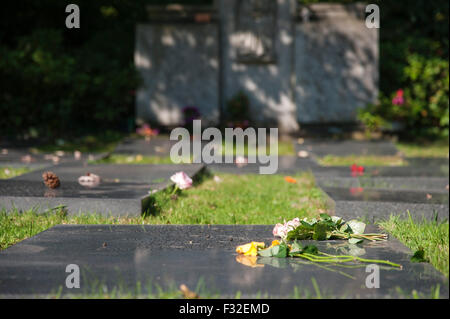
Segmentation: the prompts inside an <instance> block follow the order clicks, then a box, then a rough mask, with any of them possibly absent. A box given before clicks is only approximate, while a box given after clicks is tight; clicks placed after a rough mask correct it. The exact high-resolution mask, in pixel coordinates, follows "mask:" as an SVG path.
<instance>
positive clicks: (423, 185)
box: [316, 176, 449, 192]
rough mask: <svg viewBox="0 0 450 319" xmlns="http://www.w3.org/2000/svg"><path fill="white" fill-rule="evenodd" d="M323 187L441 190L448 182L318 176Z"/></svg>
mask: <svg viewBox="0 0 450 319" xmlns="http://www.w3.org/2000/svg"><path fill="white" fill-rule="evenodd" d="M316 181H317V183H318V185H319V186H323V187H344V188H345V187H347V188H350V187H352V188H358V187H362V188H375V189H393V190H424V191H436V192H441V191H442V192H443V191H448V189H447V188H446V187H447V185H448V184H449V180H448V178H445V177H387V176H386V177H332V176H329V177H318V178H316Z"/></svg>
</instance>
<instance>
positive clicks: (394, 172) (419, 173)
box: [313, 165, 449, 177]
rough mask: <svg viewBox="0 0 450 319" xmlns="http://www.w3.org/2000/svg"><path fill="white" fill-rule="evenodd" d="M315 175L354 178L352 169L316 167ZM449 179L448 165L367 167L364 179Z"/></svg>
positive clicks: (344, 167)
mask: <svg viewBox="0 0 450 319" xmlns="http://www.w3.org/2000/svg"><path fill="white" fill-rule="evenodd" d="M313 173H314V175H316V176H318V177H330V176H331V177H352V172H351V170H350V167H346V166H329V167H324V166H321V167H316V168H314V169H313ZM411 176H414V177H448V176H449V168H448V165H442V166H412V167H410V166H400V167H390V166H380V167H373V166H371V167H365V171H364V173H363V175H362V177H411Z"/></svg>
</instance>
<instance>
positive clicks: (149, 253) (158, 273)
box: [0, 225, 448, 298]
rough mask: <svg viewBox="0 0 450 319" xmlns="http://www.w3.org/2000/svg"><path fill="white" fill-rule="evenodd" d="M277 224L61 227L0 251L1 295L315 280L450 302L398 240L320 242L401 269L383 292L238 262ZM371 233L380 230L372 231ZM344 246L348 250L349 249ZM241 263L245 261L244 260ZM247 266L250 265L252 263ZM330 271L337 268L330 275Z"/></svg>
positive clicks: (312, 271) (375, 294) (283, 289)
mask: <svg viewBox="0 0 450 319" xmlns="http://www.w3.org/2000/svg"><path fill="white" fill-rule="evenodd" d="M272 227H273V226H271V225H266V226H258V225H225V226H224V225H211V226H208V225H145V226H144V225H127V226H125V225H122V226H120V225H88V226H85V225H61V226H55V227H53V228H51V229H49V230H47V231H44V232H42V233H40V234H38V235H36V236H34V237H32V238H29V239H26V240H24V241H22V242H20V243H19V244H16V245H14V246H12V247H10V248H8V249H6V250H4V251H1V252H0V296H3V297H36V296H42V295H45V294H50V293H53V294H56V292H57V291H58V290H59V289H61V294H62V295H65V294H77V293H85V294H86V293H89V292H90V291H92V290H94V291H95V287H99V284H100V287H101V288H102V290H104V289H107V290H108V291H111V290H112V289H113V288H114V287H121V288H122V289H125V290H128V291H134V290H133V289H134V288H136V285H137V282H138V281H139V282H140V283H141V291H142V293H144V294H145V292H146V289H147V288H148V287H150V286H151V287H152V288H153V291H155V285H159V286H161V287H163V288H166V287H178V286H179V285H180V284H186V285H187V286H188V287H191V288H195V287H196V286H197V284H198V283H199V282H203V285H204V289H205V290H206V291H208V292H209V293H220V294H221V295H222V296H231V297H234V296H235V295H236V293H237V292H238V291H239V292H241V293H242V296H243V297H248V296H250V297H251V296H256V295H258V294H260V295H262V296H265V295H266V294H267V295H268V296H272V297H292V296H293V294H294V289H295V287H297V289H298V292H299V293H301V294H303V293H306V292H309V293H310V294H313V295H314V294H315V293H314V291H315V290H314V287H313V284H312V282H313V280H315V281H316V282H317V285H318V286H319V289H320V291H321V294H322V295H323V296H324V297H334V298H336V297H338V298H339V297H347V298H354V297H360V298H387V297H398V292H397V290H398V288H400V289H401V290H402V291H403V293H405V294H406V295H407V296H411V292H412V291H413V290H416V291H417V292H418V293H420V294H424V295H426V296H429V295H430V291H431V288H432V287H435V286H436V285H438V284H439V285H440V296H441V297H442V298H447V297H448V280H447V279H445V277H444V276H443V275H442V274H440V273H439V272H438V271H436V270H435V269H434V268H433V267H432V266H431V265H430V264H426V263H411V262H410V261H409V258H410V257H411V252H410V251H409V250H408V249H407V248H406V247H405V246H403V245H402V244H400V243H399V242H398V241H397V240H396V239H394V238H390V239H389V241H388V242H381V243H376V244H374V243H365V244H363V245H362V246H359V247H358V248H355V247H353V246H352V247H350V246H346V244H345V242H342V241H327V242H314V244H316V245H317V246H318V247H319V249H320V250H321V251H326V252H329V253H335V254H336V253H343V251H340V250H339V249H344V250H345V249H347V250H348V249H350V248H352V249H353V250H352V251H354V252H355V251H358V252H360V253H364V255H363V256H364V257H365V258H374V259H388V260H390V261H392V262H396V263H399V264H401V265H402V266H403V268H402V269H401V270H399V269H392V268H389V269H388V268H385V267H381V269H380V288H378V289H374V288H372V289H369V288H366V286H365V282H366V278H367V276H368V275H369V273H367V272H366V268H365V265H360V264H355V266H357V267H354V268H344V267H337V266H330V267H329V269H325V268H324V267H322V266H323V265H317V264H310V263H307V262H302V261H301V260H298V259H277V258H270V259H268V258H258V259H257V261H256V263H257V264H258V266H257V267H255V268H252V267H249V266H246V265H244V264H243V263H240V262H238V260H240V259H239V258H238V257H237V254H236V253H235V247H236V246H237V245H240V244H244V243H248V242H250V241H253V240H257V241H264V242H266V243H270V241H271V240H273V237H272V232H271V230H272ZM367 231H370V232H373V231H377V229H374V227H373V226H368V229H367ZM342 244H343V245H342ZM240 261H242V260H240ZM247 261H248V260H247ZM68 264H76V265H78V266H79V267H80V272H81V282H80V285H81V287H80V289H68V288H66V287H65V280H66V276H68V273H66V272H65V270H66V266H67V265H68ZM330 269H331V270H330Z"/></svg>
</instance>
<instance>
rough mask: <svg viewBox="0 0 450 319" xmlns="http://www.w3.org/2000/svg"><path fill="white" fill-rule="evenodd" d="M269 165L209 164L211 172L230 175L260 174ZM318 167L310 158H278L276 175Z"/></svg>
mask: <svg viewBox="0 0 450 319" xmlns="http://www.w3.org/2000/svg"><path fill="white" fill-rule="evenodd" d="M266 166H268V163H264V164H261V163H247V164H244V165H237V164H228V163H221V164H208V168H209V169H210V170H211V171H215V172H222V173H230V174H239V175H240V174H259V173H260V167H266ZM317 167H318V165H317V164H316V163H315V162H314V161H313V160H311V159H309V158H299V157H297V156H278V169H277V171H276V173H275V174H284V175H286V174H296V173H298V172H302V171H311V170H312V169H314V168H317Z"/></svg>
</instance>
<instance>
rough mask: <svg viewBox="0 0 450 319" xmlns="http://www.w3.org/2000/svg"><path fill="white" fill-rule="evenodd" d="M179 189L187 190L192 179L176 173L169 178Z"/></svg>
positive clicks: (182, 173) (183, 173) (184, 174)
mask: <svg viewBox="0 0 450 319" xmlns="http://www.w3.org/2000/svg"><path fill="white" fill-rule="evenodd" d="M170 180H171V181H172V182H174V183H175V184H176V185H177V186H178V188H179V189H187V188H189V187H191V186H192V179H191V178H190V177H189V176H187V175H186V173H185V172H178V173H176V174H174V175H172V176H171V177H170Z"/></svg>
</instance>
